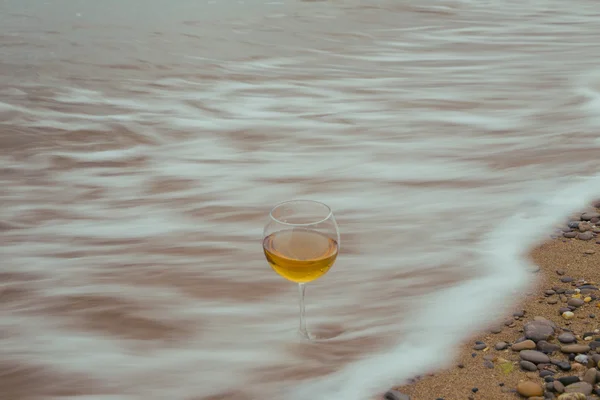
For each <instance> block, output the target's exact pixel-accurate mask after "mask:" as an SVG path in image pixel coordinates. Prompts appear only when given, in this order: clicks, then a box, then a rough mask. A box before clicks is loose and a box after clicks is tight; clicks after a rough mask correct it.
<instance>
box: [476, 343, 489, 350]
mask: <svg viewBox="0 0 600 400" xmlns="http://www.w3.org/2000/svg"><path fill="white" fill-rule="evenodd" d="M486 347H487V344H485V343H482V344H476V345H475V346H473V350H483V349H485V348H486Z"/></svg>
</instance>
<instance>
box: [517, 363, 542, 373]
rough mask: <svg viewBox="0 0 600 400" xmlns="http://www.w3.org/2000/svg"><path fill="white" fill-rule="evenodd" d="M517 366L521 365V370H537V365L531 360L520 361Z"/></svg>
mask: <svg viewBox="0 0 600 400" xmlns="http://www.w3.org/2000/svg"><path fill="white" fill-rule="evenodd" d="M519 366H520V367H521V369H523V371H537V370H538V369H537V366H536V365H535V364H534V363H532V362H531V361H521V362H520V363H519Z"/></svg>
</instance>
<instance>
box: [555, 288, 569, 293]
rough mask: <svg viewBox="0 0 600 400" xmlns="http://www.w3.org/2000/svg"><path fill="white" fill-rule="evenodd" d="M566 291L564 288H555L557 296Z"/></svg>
mask: <svg viewBox="0 0 600 400" xmlns="http://www.w3.org/2000/svg"><path fill="white" fill-rule="evenodd" d="M566 291H567V289H565V288H557V289H556V293H558V294H563V293H564V292H566Z"/></svg>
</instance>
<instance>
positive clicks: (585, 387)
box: [565, 382, 594, 396]
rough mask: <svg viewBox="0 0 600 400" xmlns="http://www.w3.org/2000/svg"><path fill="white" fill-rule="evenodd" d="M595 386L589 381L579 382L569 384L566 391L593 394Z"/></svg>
mask: <svg viewBox="0 0 600 400" xmlns="http://www.w3.org/2000/svg"><path fill="white" fill-rule="evenodd" d="M592 389H594V387H593V386H592V385H590V384H589V383H587V382H577V383H573V384H572V385H568V386H567V387H566V388H565V392H566V393H583V394H585V395H586V396H587V395H590V394H592Z"/></svg>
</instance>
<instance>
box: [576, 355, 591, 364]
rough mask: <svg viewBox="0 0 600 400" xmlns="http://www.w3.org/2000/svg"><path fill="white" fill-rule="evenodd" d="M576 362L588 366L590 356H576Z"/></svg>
mask: <svg viewBox="0 0 600 400" xmlns="http://www.w3.org/2000/svg"><path fill="white" fill-rule="evenodd" d="M575 361H577V362H578V363H580V364H583V365H587V363H588V356H586V355H585V354H578V355H576V356H575Z"/></svg>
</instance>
